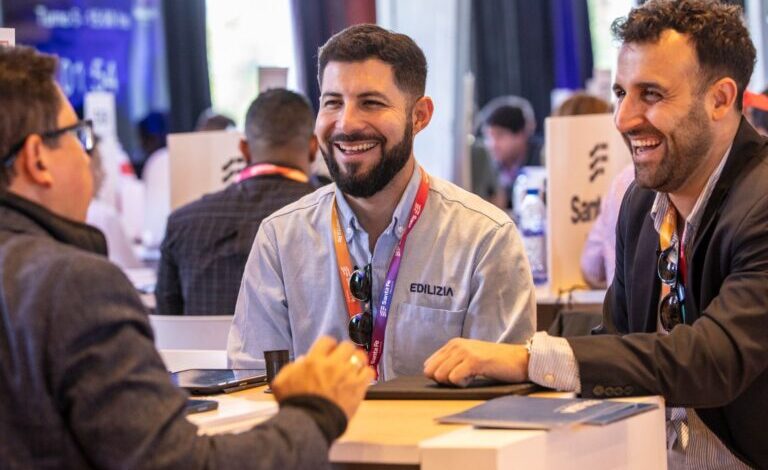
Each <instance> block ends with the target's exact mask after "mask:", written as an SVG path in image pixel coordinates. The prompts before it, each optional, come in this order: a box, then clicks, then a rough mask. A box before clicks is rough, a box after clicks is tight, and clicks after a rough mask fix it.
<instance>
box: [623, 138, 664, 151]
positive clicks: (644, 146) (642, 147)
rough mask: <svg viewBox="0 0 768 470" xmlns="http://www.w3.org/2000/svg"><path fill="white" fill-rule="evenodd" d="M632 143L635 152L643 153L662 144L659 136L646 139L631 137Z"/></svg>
mask: <svg viewBox="0 0 768 470" xmlns="http://www.w3.org/2000/svg"><path fill="white" fill-rule="evenodd" d="M630 144H632V150H633V151H634V152H635V153H643V152H647V151H650V150H653V149H655V148H656V147H658V146H659V145H661V139H658V138H646V139H630Z"/></svg>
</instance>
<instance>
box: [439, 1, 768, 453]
mask: <svg viewBox="0 0 768 470" xmlns="http://www.w3.org/2000/svg"><path fill="white" fill-rule="evenodd" d="M613 31H614V34H615V36H616V37H617V38H618V39H619V40H620V41H621V42H622V47H621V49H620V52H619V59H618V68H617V73H616V82H615V84H614V87H613V88H614V92H615V95H616V98H617V103H616V111H615V124H616V127H617V128H618V130H619V131H620V132H621V133H622V135H623V136H624V138H625V140H626V142H627V145H628V146H629V148H630V151H631V152H632V159H633V161H634V165H635V176H636V178H635V183H634V184H633V185H632V186H630V188H629V190H628V191H627V195H626V196H625V198H624V201H623V204H622V208H621V214H620V217H619V223H618V227H617V233H616V244H617V246H616V277H615V279H614V281H613V284H612V286H611V288H610V289H609V291H608V294H607V297H606V300H605V304H604V325H603V331H602V332H603V333H610V334H604V335H600V336H591V337H581V338H569V339H567V340H566V339H563V338H552V337H549V336H547V335H546V334H544V333H537V334H536V335H534V336H533V338H531V341H529V343H528V346H527V348H524V347H520V346H513V345H498V344H490V343H483V342H479V341H468V340H454V341H452V342H451V343H449V344H448V345H446V346H445V347H444V348H443V349H441V350H440V351H438V352H436V353H435V354H434V355H433V356H432V357H431V358H429V359H428V360H427V361H426V363H425V373H426V374H427V375H428V376H431V377H434V378H436V379H437V380H439V381H443V382H454V383H461V382H463V381H465V380H466V379H467V378H468V377H471V376H474V375H485V376H489V377H494V378H498V379H502V380H507V381H521V380H526V379H530V380H532V381H534V382H537V383H540V384H542V385H545V386H548V387H551V388H557V389H561V390H571V391H576V392H580V393H581V395H582V396H584V397H599V398H603V397H616V396H629V395H646V394H657V395H662V396H663V397H664V398H665V399H666V402H667V405H668V406H669V407H670V409H669V416H670V419H669V420H668V433H667V435H668V442H667V444H668V449H669V451H668V457H669V464H670V467H671V468H748V465H749V466H757V467H760V468H765V467H768V433H766V432H765V423H766V422H768V144H766V141H765V140H764V139H763V138H762V137H760V136H759V135H758V134H757V132H755V130H754V129H753V128H752V127H751V126H750V125H749V124H748V123H747V121H746V120H745V119H744V118H743V117H742V115H741V108H742V106H741V104H742V97H743V93H744V89H745V87H746V85H747V83H748V82H749V79H750V76H751V74H752V69H753V64H754V60H755V49H754V46H753V44H752V41H751V40H750V38H749V33H748V32H747V30H746V28H745V27H744V25H743V23H742V20H741V10H740V9H739V8H737V7H735V6H728V5H722V4H720V3H717V2H711V1H704V0H680V1H666V2H662V1H650V2H647V3H646V4H645V5H644V6H642V7H639V8H636V9H634V10H632V12H631V13H630V14H629V16H628V17H627V18H622V19H620V20H618V21H617V22H615V23H614V26H613Z"/></svg>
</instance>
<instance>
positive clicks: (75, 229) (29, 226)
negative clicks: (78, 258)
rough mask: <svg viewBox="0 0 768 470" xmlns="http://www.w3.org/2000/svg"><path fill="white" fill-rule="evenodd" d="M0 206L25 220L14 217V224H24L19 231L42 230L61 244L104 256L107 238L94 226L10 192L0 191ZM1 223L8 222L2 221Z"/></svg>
mask: <svg viewBox="0 0 768 470" xmlns="http://www.w3.org/2000/svg"><path fill="white" fill-rule="evenodd" d="M0 207H3V208H7V209H9V210H11V211H13V212H15V213H16V214H17V215H19V216H20V217H22V218H23V219H26V221H21V219H19V218H18V217H17V218H16V222H17V223H21V224H23V227H24V228H23V229H21V227H20V226H19V227H18V228H20V229H21V230H22V231H27V230H29V231H32V230H34V231H35V232H39V231H40V230H42V231H44V232H45V233H47V234H48V235H50V236H51V237H53V238H54V239H55V240H57V241H59V242H61V243H65V244H67V245H72V246H75V247H77V248H80V249H81V250H85V251H89V252H91V253H96V254H99V255H104V256H106V255H107V241H106V239H105V238H104V234H102V233H101V231H100V230H99V229H97V228H95V227H91V226H90V225H86V224H84V223H81V222H76V221H74V220H70V219H66V218H64V217H61V216H59V215H56V214H54V213H53V212H51V211H50V210H48V209H47V208H45V207H43V206H41V205H39V204H37V203H35V202H32V201H30V200H29V199H26V198H23V197H21V196H18V195H16V194H14V193H12V192H10V191H0ZM0 217H6V216H5V215H3V216H0ZM3 222H7V221H6V220H3ZM11 224H13V222H11Z"/></svg>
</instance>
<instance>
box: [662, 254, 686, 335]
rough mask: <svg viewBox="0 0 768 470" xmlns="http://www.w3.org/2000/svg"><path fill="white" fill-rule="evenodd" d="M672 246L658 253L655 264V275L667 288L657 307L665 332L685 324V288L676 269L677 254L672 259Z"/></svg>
mask: <svg viewBox="0 0 768 470" xmlns="http://www.w3.org/2000/svg"><path fill="white" fill-rule="evenodd" d="M675 249H676V247H675V246H674V245H672V246H670V247H668V248H667V249H666V250H663V251H662V252H660V253H659V259H658V261H657V263H656V273H657V274H658V276H659V279H660V280H661V282H663V283H664V284H666V285H668V286H669V293H668V294H667V295H665V296H664V298H663V299H661V303H660V305H659V318H660V320H661V326H662V328H664V329H665V330H667V331H672V328H674V327H676V326H677V325H679V324H681V323H684V322H685V286H684V285H683V282H682V281H681V280H680V273H679V269H678V262H677V260H678V259H680V258H679V254H678V253H675V254H678V257H677V259H674V260H673V259H672V254H673V253H674V252H675Z"/></svg>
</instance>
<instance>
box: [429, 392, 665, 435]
mask: <svg viewBox="0 0 768 470" xmlns="http://www.w3.org/2000/svg"><path fill="white" fill-rule="evenodd" d="M655 408H657V406H656V405H655V404H652V403H632V402H618V401H609V400H587V399H582V398H570V399H560V398H534V397H501V398H497V399H495V400H490V401H488V402H486V403H483V404H482V405H478V406H476V407H474V408H470V409H468V410H466V411H464V412H461V413H457V414H454V415H449V416H443V417H441V418H438V419H437V420H438V421H439V422H441V423H450V424H472V425H475V426H479V427H489V428H506V429H552V428H557V427H560V426H569V425H574V424H579V423H584V424H593V425H598V426H602V425H605V424H609V423H612V422H614V421H618V420H621V419H624V418H628V417H630V416H634V415H636V414H638V413H642V412H645V411H648V410H653V409H655Z"/></svg>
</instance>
